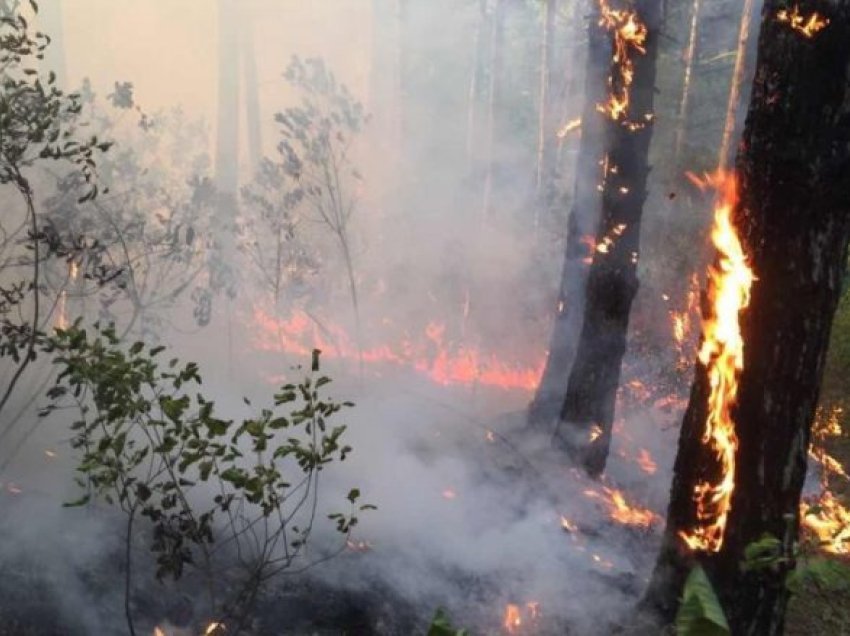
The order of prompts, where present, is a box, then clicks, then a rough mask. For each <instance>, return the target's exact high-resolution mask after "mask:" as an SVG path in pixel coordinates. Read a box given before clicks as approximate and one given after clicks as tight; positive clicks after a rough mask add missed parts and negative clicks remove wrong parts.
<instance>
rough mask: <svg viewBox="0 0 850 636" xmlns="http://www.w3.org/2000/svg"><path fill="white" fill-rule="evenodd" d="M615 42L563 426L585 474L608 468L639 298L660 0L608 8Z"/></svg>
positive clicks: (605, 18)
mask: <svg viewBox="0 0 850 636" xmlns="http://www.w3.org/2000/svg"><path fill="white" fill-rule="evenodd" d="M602 21H603V24H604V25H605V27H606V28H607V29H608V30H609V31H610V32H611V34H612V37H613V44H614V46H613V57H612V61H611V79H610V80H609V85H610V90H611V94H610V95H609V96H608V100H607V102H605V103H604V104H600V105H599V110H600V111H601V113H602V115H603V116H604V117H605V128H606V131H607V134H606V138H607V144H606V146H607V152H606V153H605V156H604V158H603V162H602V183H601V185H600V188H601V190H602V216H601V219H600V223H599V226H598V229H597V231H596V232H594V237H595V240H594V245H595V253H594V255H593V257H592V264H591V265H590V273H589V276H588V280H587V290H586V294H585V306H584V319H583V324H582V329H581V336H580V338H579V343H578V348H577V351H576V357H575V361H574V363H573V367H572V370H571V372H570V378H569V383H568V385H567V393H566V398H565V400H564V403H563V408H562V410H561V423H560V424H559V427H558V437H559V441H560V442H562V443H566V445H567V446H569V447H572V448H574V449H576V450H577V451H578V454H579V455H580V458H581V460H582V462H583V463H584V465H585V468H586V469H587V471H588V472H589V473H590V474H592V475H598V474H599V473H601V472H602V470H603V469H604V468H605V462H606V459H607V456H608V447H609V445H610V440H611V429H612V426H613V423H614V406H615V401H616V396H617V387H618V385H619V381H620V366H621V364H622V360H623V355H624V354H625V351H626V335H627V331H628V326H629V313H630V310H631V305H632V300H633V299H634V296H635V294H636V293H637V288H638V279H637V261H638V251H639V249H640V223H641V216H642V214H643V204H644V200H645V199H646V178H647V175H648V174H649V165H648V159H649V144H650V141H651V139H652V119H653V115H652V107H653V93H654V90H655V60H656V57H657V52H658V32H659V25H660V22H661V2H660V0H638V1H637V2H635V3H634V5H629V4H627V5H623V8H622V9H619V10H618V9H614V8H612V7H607V6H606V5H604V3H603V11H602Z"/></svg>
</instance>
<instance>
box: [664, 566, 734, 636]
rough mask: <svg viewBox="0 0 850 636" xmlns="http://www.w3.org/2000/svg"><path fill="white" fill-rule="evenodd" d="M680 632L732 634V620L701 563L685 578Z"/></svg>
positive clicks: (696, 635)
mask: <svg viewBox="0 0 850 636" xmlns="http://www.w3.org/2000/svg"><path fill="white" fill-rule="evenodd" d="M676 634H677V635H678V636H730V634H731V632H730V631H729V623H728V622H726V615H725V614H724V613H723V608H722V607H721V606H720V601H719V600H718V599H717V595H716V594H715V593H714V588H713V587H712V585H711V582H710V581H709V580H708V576H706V574H705V570H703V569H702V567H701V566H699V565H698V566H696V567H695V568H694V569H693V570H691V573H690V574H689V575H688V580H687V581H685V591H684V595H683V597H682V603H681V605H680V606H679V612H678V614H676Z"/></svg>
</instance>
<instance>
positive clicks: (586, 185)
mask: <svg viewBox="0 0 850 636" xmlns="http://www.w3.org/2000/svg"><path fill="white" fill-rule="evenodd" d="M588 3H589V7H588V8H589V14H590V15H589V20H590V23H589V25H588V52H587V69H586V74H585V87H584V106H583V110H582V129H581V145H580V146H579V156H578V161H577V165H576V185H575V194H574V196H573V202H572V209H571V211H570V216H569V219H568V221H567V238H566V246H565V255H564V264H563V267H562V269H561V282H560V286H559V292H558V302H557V305H556V307H555V310H556V311H555V321H554V324H553V325H552V336H551V339H550V343H549V355H548V356H547V358H546V366H545V368H544V369H543V376H542V378H541V380H540V385H539V386H538V388H537V392H536V393H535V395H534V399H533V400H532V402H531V404H530V405H529V412H528V419H529V423H530V424H532V425H534V426H553V425H554V424H555V422H556V421H557V419H558V413H559V412H560V409H561V406H562V405H563V402H564V394H565V393H566V386H567V381H568V380H569V375H570V367H571V366H572V363H573V357H574V355H575V350H576V345H577V343H578V336H579V331H580V329H581V317H582V315H583V311H584V288H585V283H586V281H587V272H588V262H589V259H590V257H591V256H592V254H593V249H592V240H593V237H594V236H595V234H596V229H597V223H598V219H599V211H600V206H601V203H600V193H599V191H598V190H597V185H598V184H599V183H600V182H601V180H602V171H601V168H600V164H601V162H602V157H603V150H604V146H605V124H604V121H603V117H602V115H601V114H600V113H599V111H598V110H597V104H599V103H602V102H603V101H604V99H605V93H606V90H607V77H608V69H609V67H610V62H611V45H610V41H609V40H608V37H607V35H606V33H605V31H604V30H603V29H602V28H601V27H600V26H599V5H598V2H597V0H588Z"/></svg>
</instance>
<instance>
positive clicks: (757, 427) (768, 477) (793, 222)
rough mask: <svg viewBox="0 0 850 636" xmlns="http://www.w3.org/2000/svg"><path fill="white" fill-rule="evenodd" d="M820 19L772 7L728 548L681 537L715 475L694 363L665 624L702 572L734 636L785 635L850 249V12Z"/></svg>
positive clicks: (758, 92) (747, 203)
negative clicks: (692, 577) (770, 555)
mask: <svg viewBox="0 0 850 636" xmlns="http://www.w3.org/2000/svg"><path fill="white" fill-rule="evenodd" d="M817 7H818V9H819V10H820V11H821V12H823V13H825V14H826V16H827V17H828V18H829V20H830V22H829V25H828V26H827V27H826V28H824V29H823V30H822V31H820V32H818V33H816V34H814V35H813V36H812V37H810V38H809V37H806V36H805V35H804V34H802V33H800V32H798V31H795V30H793V29H792V28H791V27H790V26H789V25H788V24H787V23H783V22H780V21H779V20H777V19H776V16H777V14H778V12H779V11H780V10H781V9H784V8H785V3H784V2H782V1H781V0H767V1H766V2H765V10H764V13H763V24H762V32H761V36H760V39H759V48H758V61H757V70H756V80H755V84H754V88H753V94H752V98H751V102H750V109H749V113H748V117H747V124H746V129H745V132H744V140H743V143H742V144H741V153H740V154H739V156H738V162H737V167H738V173H739V177H740V184H741V186H740V201H739V203H738V205H737V206H736V208H735V209H734V215H733V222H734V224H735V225H736V226H737V227H738V228H739V234H740V236H741V239H742V243H743V246H744V251H745V252H746V253H747V255H748V257H749V262H750V264H751V267H752V269H753V271H754V274H755V277H756V280H755V282H754V283H753V287H752V295H751V299H750V304H749V307H748V308H747V309H746V310H744V312H743V313H742V314H741V319H740V322H741V333H742V337H743V356H744V362H743V370H742V371H741V373H740V378H739V383H738V387H739V391H738V400H737V406H736V407H734V408H733V411H732V419H733V421H734V422H735V433H736V435H737V438H738V446H737V453H736V455H735V462H734V473H733V474H734V491H733V492H732V495H731V500H730V502H729V503H730V509H729V513H728V517H727V519H726V524H725V530H724V532H723V533H722V535H721V537H720V538H721V543H720V545H719V546H717V547H716V549H715V551H714V552H712V551H702V550H692V549H690V548H688V547H687V545H686V544H685V543H684V541H683V540H682V539H681V538H680V536H681V535H680V533H688V532H690V531H691V530H692V529H693V528H694V527H697V526H698V525H699V524H700V523H704V522H705V520H704V519H703V520H700V519H699V518H697V515H696V512H695V488H696V487H697V485H698V484H699V483H701V482H703V481H704V480H705V479H706V478H708V479H711V478H712V477H716V473H717V471H718V466H717V460H716V457H715V456H713V454H712V453H711V452H709V449H707V447H706V446H705V445H703V443H702V441H701V440H702V436H703V431H704V427H705V424H706V411H707V405H706V403H707V395H708V392H709V386H708V379H707V375H706V368H705V366H704V365H703V364H702V363H699V362H698V363H697V365H696V378H695V381H694V385H693V388H692V391H691V398H690V403H689V405H688V409H687V412H686V414H685V418H684V421H683V424H682V431H681V436H680V440H679V452H678V456H677V458H676V464H675V467H674V476H673V485H672V490H671V495H670V504H669V509H668V515H667V528H666V531H665V535H664V543H663V547H662V550H661V554H660V556H659V559H658V563H657V565H656V570H655V573H654V575H653V579H652V582H651V584H650V587H649V591H648V593H647V596H646V598H645V599H644V602H643V607H644V609H646V610H649V611H651V612H653V613H655V614H657V615H658V616H660V617H661V618H662V620H663V621H664V622H669V621H671V620H672V618H673V616H674V614H675V612H676V608H677V605H678V599H679V597H680V595H681V591H682V586H683V583H684V580H685V578H686V576H687V573H688V570H689V569H690V568H691V567H692V566H693V565H694V564H695V563H701V564H702V565H703V567H704V568H705V569H706V571H707V572H708V574H709V577H710V579H711V581H712V583H713V584H714V586H715V589H716V590H717V592H718V593H719V597H720V600H721V603H722V604H723V606H724V609H725V612H726V614H727V618H728V620H729V623H730V626H731V629H732V633H733V634H753V635H755V634H758V635H760V636H761V635H766V636H772V635H777V636H778V635H779V634H781V633H782V631H783V625H784V615H785V609H786V605H787V601H788V591H787V589H786V586H785V575H786V573H787V572H788V571H789V570H790V569H791V568H793V567H794V560H793V544H794V542H795V540H796V538H797V533H798V529H799V505H800V493H801V490H802V486H803V480H804V478H805V472H806V451H807V448H808V445H809V436H810V430H811V425H812V421H813V418H814V413H815V406H816V404H817V400H818V393H819V388H820V381H821V376H822V372H823V365H824V358H825V354H826V349H827V344H828V340H829V332H830V328H831V323H832V318H833V315H834V313H835V308H836V305H837V302H838V299H839V296H840V293H841V278H842V273H843V272H844V267H845V263H846V257H847V242H848V237H850V84H848V83H847V77H848V75H850V45H848V43H850V0H831V1H828V2H821V3H818V4H817ZM765 533H768V534H771V535H773V536H774V537H775V538H776V539H778V540H779V541H780V546H781V548H780V554H779V556H782V557H787V561H780V562H778V563H777V564H775V567H773V568H770V569H768V570H762V571H752V570H751V571H748V572H744V571H743V570H742V568H741V562H742V561H743V560H744V551H745V549H746V547H747V546H748V545H750V544H751V543H752V542H753V541H756V540H758V539H759V538H761V537H762V536H763V535H764V534H765Z"/></svg>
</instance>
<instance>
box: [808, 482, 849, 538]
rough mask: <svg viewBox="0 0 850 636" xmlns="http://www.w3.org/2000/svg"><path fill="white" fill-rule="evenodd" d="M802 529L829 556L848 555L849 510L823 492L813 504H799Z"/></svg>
mask: <svg viewBox="0 0 850 636" xmlns="http://www.w3.org/2000/svg"><path fill="white" fill-rule="evenodd" d="M800 519H801V522H802V525H803V527H804V528H805V529H806V530H808V531H809V532H810V533H812V534H813V535H814V536H815V537H817V539H818V541H819V543H820V544H821V549H822V550H823V551H824V552H828V553H830V554H850V510H847V508H845V507H844V506H843V505H841V503H840V502H839V501H838V500H837V499H836V498H835V496H834V495H833V494H832V493H831V492H830V491H829V490H825V491H824V492H823V493H822V494H821V496H820V498H819V499H818V500H816V501H815V502H814V503H809V502H807V501H802V502H800Z"/></svg>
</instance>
